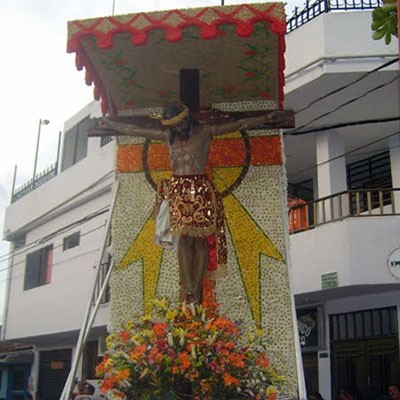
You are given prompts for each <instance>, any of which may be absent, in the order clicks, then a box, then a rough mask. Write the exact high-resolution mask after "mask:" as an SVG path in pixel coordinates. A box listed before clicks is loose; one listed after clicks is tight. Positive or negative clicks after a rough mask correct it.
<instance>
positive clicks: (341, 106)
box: [285, 76, 399, 135]
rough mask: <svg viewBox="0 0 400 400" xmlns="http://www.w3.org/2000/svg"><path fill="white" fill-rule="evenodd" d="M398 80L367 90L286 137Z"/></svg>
mask: <svg viewBox="0 0 400 400" xmlns="http://www.w3.org/2000/svg"><path fill="white" fill-rule="evenodd" d="M398 79H399V77H398V76H395V77H394V78H392V79H390V80H389V81H387V82H385V83H383V84H381V85H378V86H375V87H373V88H372V89H369V90H367V91H366V92H364V93H363V94H361V95H359V96H357V97H353V98H352V99H350V100H348V101H346V102H344V103H342V104H340V105H338V106H337V107H336V108H334V109H333V110H330V111H327V112H325V113H323V114H321V115H319V116H318V117H315V118H313V119H312V120H311V121H309V122H307V123H306V124H304V125H301V126H299V127H298V128H295V129H292V130H290V131H287V132H285V135H293V134H294V133H296V132H298V131H300V129H303V128H306V127H307V126H310V125H311V124H312V123H313V122H316V121H319V120H320V119H322V118H325V117H327V116H329V115H331V114H333V113H335V112H336V111H339V110H340V109H341V108H343V107H346V106H348V105H349V104H351V103H354V102H356V101H358V100H360V99H362V98H363V97H365V96H368V95H369V94H371V93H373V92H375V91H377V90H379V89H382V88H384V87H385V86H387V85H390V84H391V83H393V82H395V81H396V80H398Z"/></svg>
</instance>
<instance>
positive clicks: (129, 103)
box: [125, 99, 133, 107]
mask: <svg viewBox="0 0 400 400" xmlns="http://www.w3.org/2000/svg"><path fill="white" fill-rule="evenodd" d="M130 106H133V100H132V99H131V100H127V101H126V102H125V107H130Z"/></svg>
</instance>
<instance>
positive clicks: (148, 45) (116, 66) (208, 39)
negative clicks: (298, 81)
mask: <svg viewBox="0 0 400 400" xmlns="http://www.w3.org/2000/svg"><path fill="white" fill-rule="evenodd" d="M285 31H286V24H285V15H284V8H283V3H255V4H242V5H235V6H218V7H204V8H191V9H185V10H172V11H158V12H149V13H137V14H129V15H121V16H112V17H103V18H95V19H87V20H77V21H71V22H69V23H68V46H67V50H68V52H70V53H72V52H75V53H76V65H77V68H78V69H79V70H80V69H82V68H83V67H85V69H86V83H87V84H88V85H90V84H92V83H94V96H95V98H96V99H100V100H101V102H102V106H103V112H105V113H109V114H110V115H112V116H123V115H131V114H132V112H133V113H134V110H136V111H138V110H143V109H149V108H154V107H159V106H162V105H164V104H165V103H166V102H168V101H170V100H176V99H179V98H181V99H182V100H186V99H185V98H182V97H185V93H186V92H187V90H188V88H189V92H190V91H193V90H194V91H195V92H196V90H197V100H196V101H197V103H198V104H197V107H198V108H206V107H208V106H210V105H212V104H217V103H234V102H244V101H250V102H254V101H260V100H261V101H265V100H272V101H274V102H277V103H276V104H279V105H281V103H282V98H283V69H284V60H283V52H284V34H285ZM185 74H186V76H189V78H185ZM185 79H186V80H185ZM191 87H195V89H191ZM196 87H197V89H196ZM186 96H187V95H186ZM189 97H190V95H189ZM192 97H193V96H192ZM195 97H196V95H195ZM196 101H195V102H196ZM189 102H190V101H189Z"/></svg>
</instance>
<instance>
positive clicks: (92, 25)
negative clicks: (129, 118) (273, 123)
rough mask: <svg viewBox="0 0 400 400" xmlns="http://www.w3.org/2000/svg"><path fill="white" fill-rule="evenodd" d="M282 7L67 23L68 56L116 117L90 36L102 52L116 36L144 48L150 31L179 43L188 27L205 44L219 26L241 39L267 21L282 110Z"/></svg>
mask: <svg viewBox="0 0 400 400" xmlns="http://www.w3.org/2000/svg"><path fill="white" fill-rule="evenodd" d="M283 10H284V9H283V4H282V3H256V4H252V5H250V4H241V5H238V6H219V7H204V8H193V9H185V10H171V11H161V12H150V13H138V14H130V15H122V16H118V17H114V16H112V17H102V18H95V19H88V20H77V21H70V22H68V43H67V52H68V53H73V52H75V53H76V66H77V68H78V70H81V69H82V68H83V67H85V69H86V79H85V80H86V83H87V84H88V85H91V84H92V83H94V86H95V89H94V97H95V99H97V100H99V99H100V100H101V102H102V108H103V112H104V113H105V112H109V113H110V114H111V115H115V112H116V110H115V107H114V106H113V104H111V99H109V98H107V95H106V90H105V87H104V84H103V82H102V81H101V79H100V78H99V77H98V75H97V73H96V69H95V68H94V65H93V64H92V63H91V61H90V58H89V57H88V55H87V54H86V52H85V50H84V48H83V46H82V44H81V43H80V41H81V39H82V38H84V37H87V36H92V37H95V38H96V41H97V45H98V46H99V48H101V49H108V48H110V47H112V45H113V36H114V35H116V34H119V33H130V34H131V43H132V44H133V45H134V46H142V45H145V44H146V43H147V37H148V33H149V32H150V31H151V30H155V29H162V30H164V31H165V37H166V40H167V41H168V42H171V43H173V42H177V41H180V40H181V39H182V37H183V32H182V31H183V29H185V28H187V27H189V26H197V27H199V28H200V35H201V37H202V39H204V40H212V39H215V38H216V37H217V36H218V26H219V25H221V24H233V25H236V34H237V36H239V37H248V36H250V35H251V34H252V33H253V26H254V24H256V23H258V22H260V21H265V22H267V23H269V24H270V26H271V31H272V32H273V33H274V34H276V35H278V43H279V49H278V85H279V89H278V90H279V108H282V106H283V96H284V94H283V86H284V74H283V71H284V67H285V65H284V51H285V33H286V21H285V14H284V11H283Z"/></svg>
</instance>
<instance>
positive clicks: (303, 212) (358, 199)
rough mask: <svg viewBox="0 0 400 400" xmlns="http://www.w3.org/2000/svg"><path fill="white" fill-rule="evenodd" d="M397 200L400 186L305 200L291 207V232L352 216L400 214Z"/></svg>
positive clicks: (348, 191)
mask: <svg viewBox="0 0 400 400" xmlns="http://www.w3.org/2000/svg"><path fill="white" fill-rule="evenodd" d="M396 199H397V204H398V205H400V188H396V189H393V188H380V189H363V190H347V191H344V192H341V193H337V194H334V195H332V196H327V197H323V198H321V199H317V200H314V201H310V202H308V203H306V202H303V203H302V204H297V205H295V206H294V207H291V208H290V210H289V217H288V218H289V232H290V233H291V234H295V233H299V232H303V231H305V230H308V229H313V228H315V227H317V226H320V225H324V224H327V223H329V222H334V221H340V220H343V219H345V218H350V217H371V216H373V217H377V216H393V215H400V210H396V206H395V204H396ZM398 208H399V209H400V207H398Z"/></svg>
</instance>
